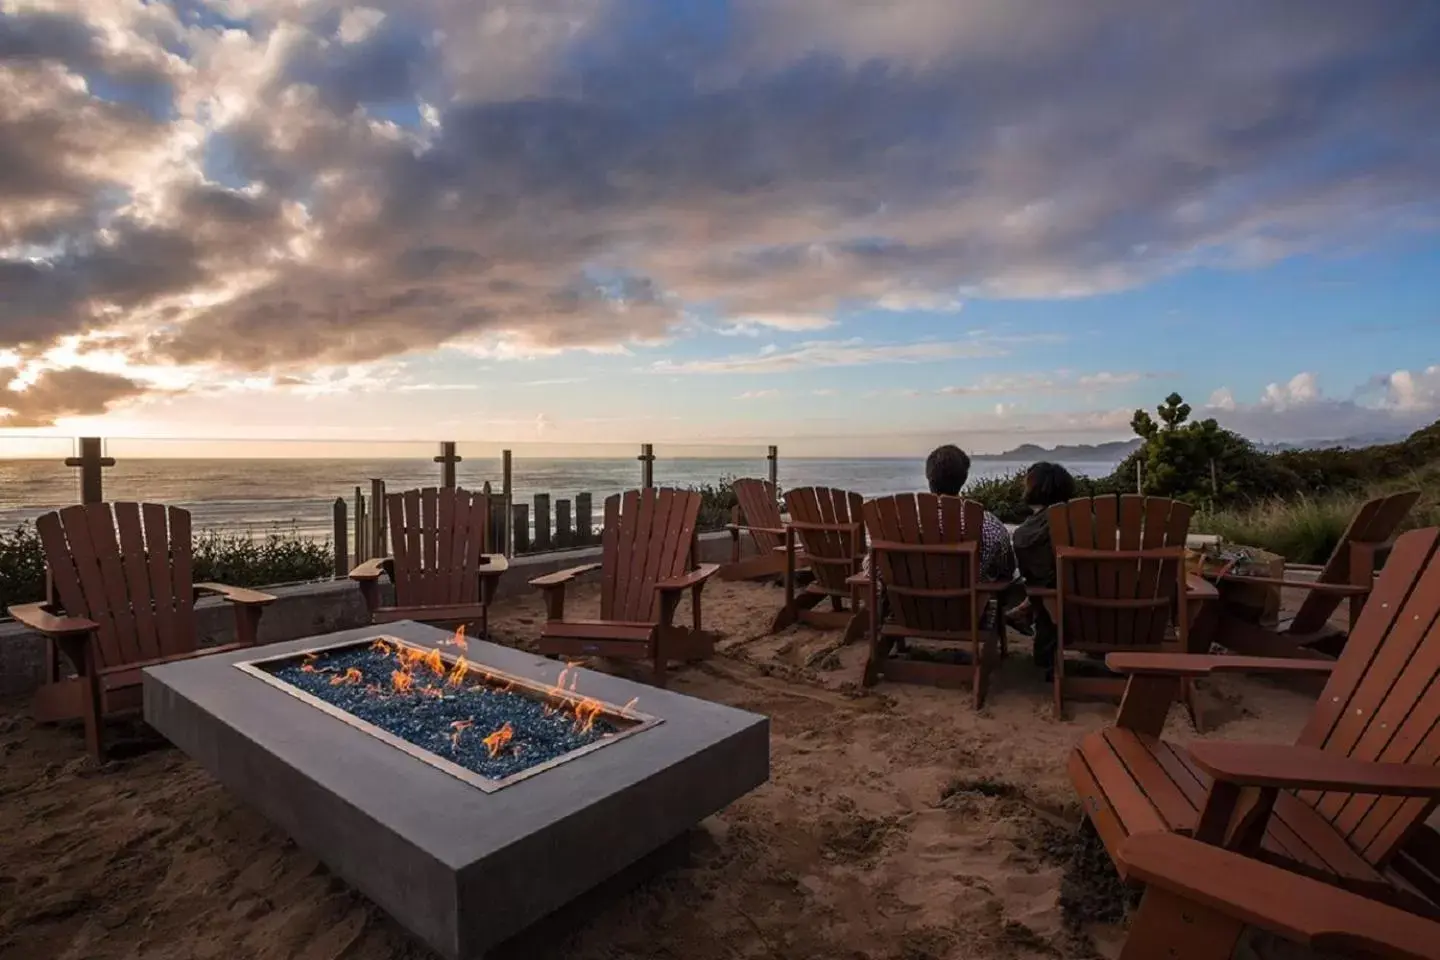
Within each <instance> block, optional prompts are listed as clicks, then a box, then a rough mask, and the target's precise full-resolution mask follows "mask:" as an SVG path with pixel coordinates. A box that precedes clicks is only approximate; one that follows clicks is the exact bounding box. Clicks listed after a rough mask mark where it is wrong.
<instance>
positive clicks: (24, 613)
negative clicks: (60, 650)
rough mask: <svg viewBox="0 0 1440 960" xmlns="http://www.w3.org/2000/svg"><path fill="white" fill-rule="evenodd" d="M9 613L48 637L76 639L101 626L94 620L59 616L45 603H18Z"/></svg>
mask: <svg viewBox="0 0 1440 960" xmlns="http://www.w3.org/2000/svg"><path fill="white" fill-rule="evenodd" d="M9 612H10V616H12V617H14V618H15V619H16V620H18V621H20V622H21V623H23V624H24V625H25V626H27V627H29V628H30V629H31V630H34V631H36V632H37V633H43V634H45V636H47V637H75V636H80V635H82V634H86V633H93V632H94V631H96V630H99V629H100V624H98V623H96V622H95V621H93V620H87V619H85V618H84V617H67V616H64V615H63V614H58V613H56V612H55V611H54V610H52V609H50V608H49V607H47V606H46V605H45V604H43V603H17V604H16V605H15V606H13V607H10V608H9Z"/></svg>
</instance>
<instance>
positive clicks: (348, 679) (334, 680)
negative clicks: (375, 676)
mask: <svg viewBox="0 0 1440 960" xmlns="http://www.w3.org/2000/svg"><path fill="white" fill-rule="evenodd" d="M364 682H365V674H363V673H361V672H360V671H359V670H358V669H356V668H355V667H351V668H350V669H348V670H346V671H345V672H344V673H342V674H341V675H340V676H338V677H331V678H330V686H332V687H338V686H340V685H341V684H356V683H364Z"/></svg>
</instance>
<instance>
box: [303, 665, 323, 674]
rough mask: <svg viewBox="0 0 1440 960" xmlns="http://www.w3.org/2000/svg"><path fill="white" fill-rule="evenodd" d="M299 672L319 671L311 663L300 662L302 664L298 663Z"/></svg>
mask: <svg viewBox="0 0 1440 960" xmlns="http://www.w3.org/2000/svg"><path fill="white" fill-rule="evenodd" d="M300 672H301V673H318V672H319V671H318V670H316V669H315V667H314V666H313V665H311V664H308V663H302V664H300Z"/></svg>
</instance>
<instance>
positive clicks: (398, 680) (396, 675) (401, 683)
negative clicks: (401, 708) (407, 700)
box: [390, 670, 415, 693]
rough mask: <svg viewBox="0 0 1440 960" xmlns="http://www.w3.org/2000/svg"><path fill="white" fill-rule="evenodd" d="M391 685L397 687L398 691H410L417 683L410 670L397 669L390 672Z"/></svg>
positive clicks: (396, 690)
mask: <svg viewBox="0 0 1440 960" xmlns="http://www.w3.org/2000/svg"><path fill="white" fill-rule="evenodd" d="M390 685H391V686H393V687H394V688H395V692H396V693H409V692H410V688H411V687H413V686H414V685H415V678H414V677H413V676H411V675H410V671H409V670H395V671H393V672H392V673H391V674H390Z"/></svg>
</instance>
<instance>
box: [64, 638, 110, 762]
mask: <svg viewBox="0 0 1440 960" xmlns="http://www.w3.org/2000/svg"><path fill="white" fill-rule="evenodd" d="M70 641H71V642H70V643H68V644H67V645H66V648H65V656H66V657H67V658H69V660H70V662H71V663H72V664H74V665H75V667H76V668H77V671H78V673H79V674H80V678H79V683H80V684H82V685H83V689H84V701H83V703H82V704H81V719H83V720H84V721H85V747H86V749H88V750H89V751H90V756H92V757H94V758H95V762H96V763H101V762H103V761H104V760H105V730H104V723H105V710H104V706H103V696H102V694H101V690H100V684H101V680H100V664H99V663H98V662H97V659H96V656H95V644H94V641H93V640H92V639H91V638H90V637H72V638H70Z"/></svg>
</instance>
